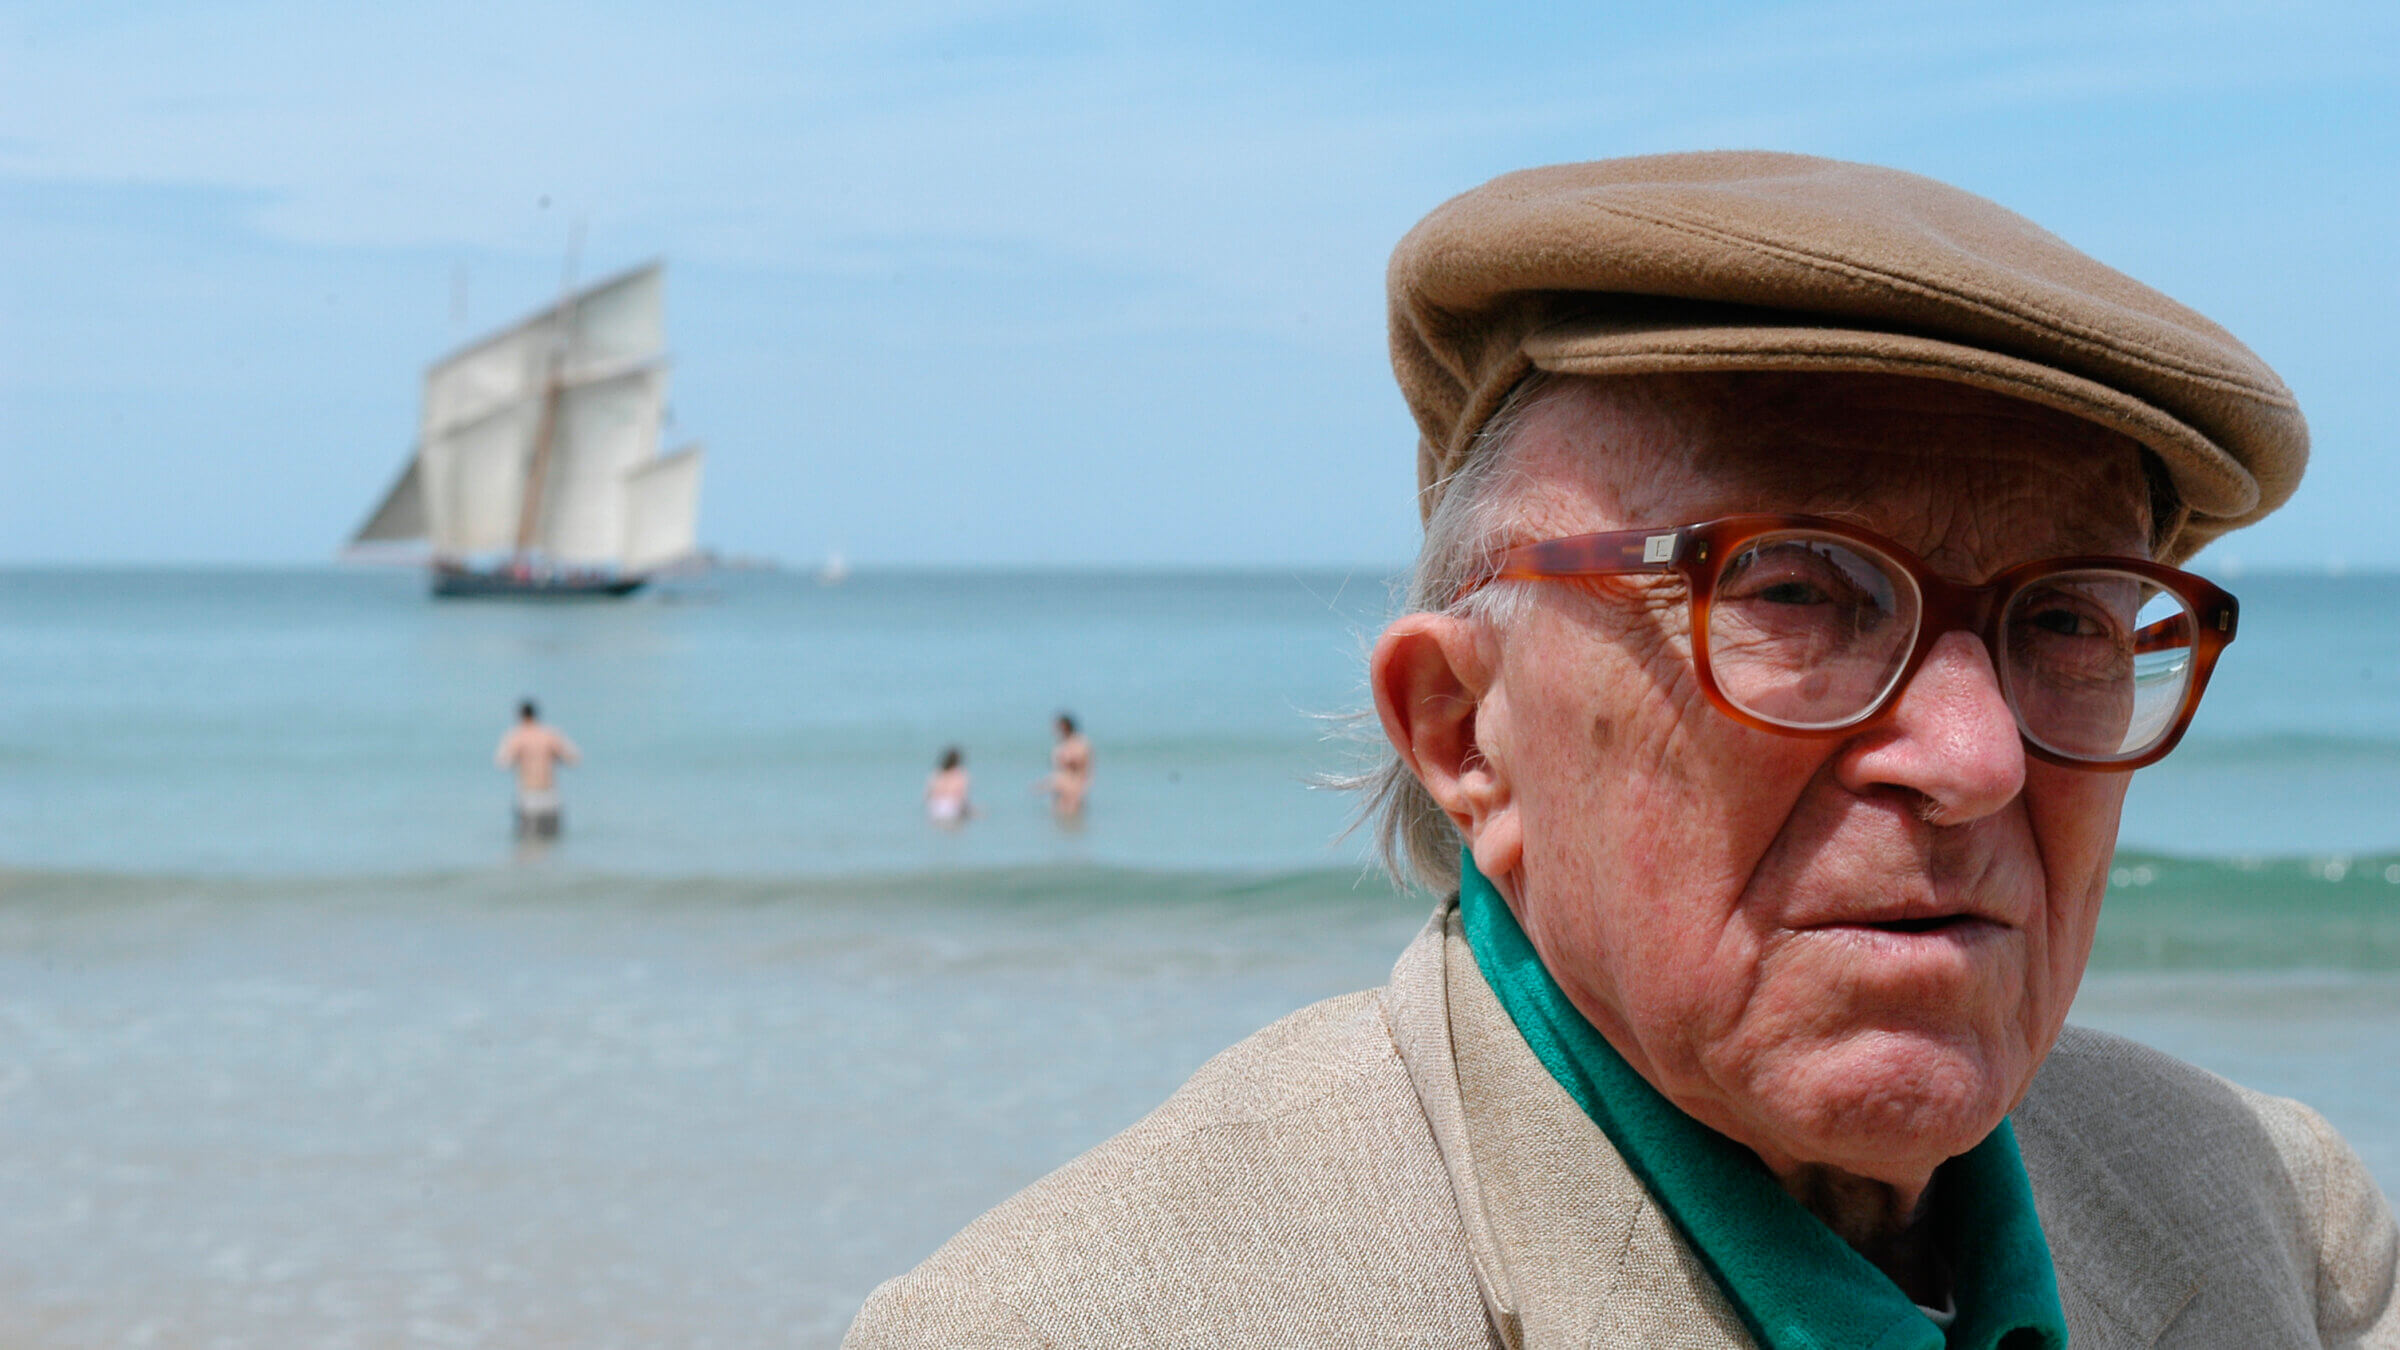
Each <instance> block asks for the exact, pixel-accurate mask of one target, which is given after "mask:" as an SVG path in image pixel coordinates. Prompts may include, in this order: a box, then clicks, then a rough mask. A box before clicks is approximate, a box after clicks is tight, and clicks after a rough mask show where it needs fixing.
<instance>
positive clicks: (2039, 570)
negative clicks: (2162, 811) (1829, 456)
mask: <svg viewBox="0 0 2400 1350" xmlns="http://www.w3.org/2000/svg"><path fill="white" fill-rule="evenodd" d="M1642 574H1674V575H1679V576H1681V577H1682V578H1683V580H1684V583H1685V585H1686V587H1687V588H1688V591H1689V594H1690V602H1691V643H1692V667H1693V671H1694V674H1695V675H1696V677H1697V678H1698V680H1699V684H1700V688H1701V691H1702V692H1703V693H1704V694H1705V695H1706V696H1707V697H1708V700H1709V702H1710V703H1712V704H1714V705H1715V706H1716V708H1717V710H1718V711H1720V712H1722V713H1724V714H1725V715H1726V716H1728V717H1730V718H1732V719H1733V720H1735V721H1736V722H1739V723H1741V724H1743V725H1744V726H1749V727H1754V728H1756V729H1758V730H1761V731H1771V732H1778V733H1782V734H1785V735H1797V736H1838V735H1842V734H1845V733H1848V732H1850V731H1852V730H1854V729H1856V728H1857V727H1859V726H1861V725H1863V724H1865V723H1867V722H1869V721H1871V720H1873V719H1874V718H1875V717H1876V716H1877V715H1879V714H1881V713H1882V712H1883V711H1884V710H1885V709H1886V708H1888V707H1890V706H1891V704H1892V703H1893V702H1894V700H1896V699H1897V698H1898V697H1899V694H1900V691H1901V690H1903V689H1904V688H1906V687H1907V685H1908V682H1909V681H1910V680H1911V679H1913V678H1914V677H1915V675H1916V672H1917V669H1918V667H1919V666H1921V665H1922V664H1923V663H1924V661H1925V657H1926V655H1927V654H1928V653H1929V652H1931V651H1932V649H1933V645H1934V643H1935V642H1936V641H1937V640H1938V639H1940V637H1941V636H1942V635H1943V634H1945V633H1951V632H1967V633H1972V634H1974V635H1975V636H1977V637H1978V638H1980V639H1982V641H1983V643H1984V647H1985V649H1986V651H1987V652H1988V653H1990V655H1991V659H1992V666H1993V669H1994V671H1995V673H1996V674H1997V675H1998V677H1999V680H2000V687H2001V692H2002V694H2003V696H2004V697H2005V698H2006V699H2007V701H2008V705H2009V708H2010V710H2011V711H2012V712H2013V713H2015V715H2016V719H2017V727H2018V730H2019V732H2020V733H2021V734H2022V736H2023V738H2024V741H2025V746H2026V749H2027V750H2028V752H2030V753H2031V754H2033V755H2034V756H2035V757H2037V758H2039V759H2042V760H2044V761H2046V762H2049V763H2052V764H2059V765H2065V766H2068V767H2073V768H2081V769H2100V770H2111V771H2123V770H2129V769H2138V768H2140V767H2142V766H2143V765H2145V764H2153V763H2156V762H2157V761H2158V760H2159V759H2160V758H2162V757H2163V756H2165V755H2166V754H2167V752H2168V751H2170V750H2173V749H2174V748H2175V745H2176V743H2177V742H2178V741H2180V740H2182V739H2183V733H2184V731H2185V729H2186V728H2187V727H2189V726H2190V724H2191V719H2192V713H2193V711H2194V710H2195V709H2196V708H2198V707H2199V704H2200V695H2201V693H2202V692H2203V691H2204V690H2205V689H2206V688H2207V687H2208V678H2209V674H2210V672H2211V671H2212V670H2214V669H2215V666H2216V661H2217V657H2218V655H2219V654H2220V653H2222V652H2223V651H2224V650H2225V647H2226V645H2227V644H2229V643H2231V642H2232V641H2233V637H2234V632H2235V630H2236V628H2237V627H2238V626H2239V621H2240V614H2241V606H2240V603H2239V602H2238V601H2236V600H2235V599H2234V597H2233V596H2232V595H2231V594H2229V593H2228V592H2226V591H2224V590H2223V589H2221V588H2219V587H2217V586H2216V585H2214V584H2212V583H2210V582H2208V581H2207V580H2205V579H2203V578H2200V577H2196V576H2193V575H2192V574H2191V573H2189V572H2183V571H2179V570H2177V569H2175V568H2172V567H2168V566H2166V565H2165V564H2163V563H2155V562H2151V561H2149V560H2147V559H2143V558H2130V557H2116V556H2109V555H2099V554H2094V555H2081V556H2074V557H2061V558H2044V559H2040V560H2037V561H2033V562H2026V563H2020V564H2017V565H2016V566H2013V567H2009V568H2007V569H2005V570H2003V571H2001V572H1999V573H1996V574H1995V575H1993V576H1992V578H1991V579H1990V580H1988V581H1986V582H1984V583H1982V584H1981V585H1967V584H1964V583H1961V582H1956V581H1952V580H1949V579H1948V578H1946V577H1943V576H1940V575H1938V574H1937V573H1935V572H1934V571H1933V570H1932V569H1931V568H1930V567H1928V566H1926V564H1925V562H1924V560H1923V559H1922V558H1919V557H1918V556H1917V555H1916V554H1914V553H1912V552H1910V551H1909V550H1908V549H1906V548H1904V547H1902V546H1901V545H1900V544H1898V543H1897V542H1895V541H1893V540H1891V539H1888V538H1885V537H1884V536H1882V535H1879V534H1876V533H1874V532H1872V531H1869V530H1864V529H1860V528H1858V527H1857V526H1854V525H1849V524H1846V523H1843V522H1841V521H1836V520H1829V519H1825V518H1823V517H1818V516H1805V515H1739V516H1727V517H1724V518H1722V519H1718V520H1711V521H1704V522H1701V523H1699V524H1696V525H1677V526H1668V527H1665V528H1661V529H1648V530H1615V531H1610V532H1607V533H1602V534H1584V535H1575V536H1572V537H1570V538H1564V539H1550V540H1544V541H1542V542H1540V543H1533V544H1525V545H1522V546H1519V547H1516V548H1512V549H1510V550H1508V551H1507V552H1506V553H1505V554H1503V555H1501V557H1500V559H1499V560H1498V563H1497V565H1496V566H1495V567H1494V568H1493V570H1492V571H1491V572H1490V573H1489V574H1487V575H1486V576H1485V577H1484V578H1483V579H1481V580H1479V581H1477V582H1474V583H1473V584H1471V585H1469V586H1466V587H1464V588H1462V589H1461V590H1460V592H1459V597H1458V598H1460V599H1464V598H1465V597H1466V596H1468V595H1470V594H1472V593H1473V592H1474V591H1476V590H1478V589H1480V588H1481V587H1483V586H1486V585H1489V584H1490V583H1492V582H1495V581H1535V580H1558V579H1571V578H1582V577H1592V578H1597V577H1614V576H1634V575H1642ZM1728 578H1733V579H1734V580H1733V581H1732V582H1731V584H1730V585H1729V584H1728ZM1712 653H1713V654H1712Z"/></svg>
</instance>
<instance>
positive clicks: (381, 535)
mask: <svg viewBox="0 0 2400 1350" xmlns="http://www.w3.org/2000/svg"><path fill="white" fill-rule="evenodd" d="M422 482H423V479H422V476H421V475H419V474H418V472H417V457H416V455H415V453H414V452H411V453H410V455H409V457H408V463H407V464H406V465H403V466H402V467H401V470H400V477H399V478H398V479H397V480H395V481H394V482H393V483H392V486H391V488H390V489H389V490H387V491H386V492H385V493H384V494H383V500H382V501H381V502H380V503H378V504H377V505H376V507H375V509H374V511H372V512H370V513H369V514H368V516H367V523H366V524H364V525H361V526H359V527H358V533H356V534H353V535H351V536H350V546H351V547H352V548H356V547H357V546H359V545H360V544H397V543H404V542H406V541H408V540H411V539H422V538H424V537H425V493H424V489H423V487H422Z"/></svg>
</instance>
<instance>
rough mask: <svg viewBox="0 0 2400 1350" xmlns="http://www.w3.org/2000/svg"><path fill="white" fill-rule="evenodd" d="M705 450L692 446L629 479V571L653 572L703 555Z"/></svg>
mask: <svg viewBox="0 0 2400 1350" xmlns="http://www.w3.org/2000/svg"><path fill="white" fill-rule="evenodd" d="M701 457H702V451H701V448H700V447H699V446H697V445H687V446H685V447H684V448H683V449H681V450H678V451H676V452H675V453H674V454H671V455H666V456H662V457H661V458H658V459H654V460H651V461H650V462H649V463H647V464H644V465H642V466H641V467H639V468H637V469H635V470H634V471H633V472H632V473H629V474H627V475H626V476H625V552H624V566H625V568H626V570H627V571H631V572H647V571H651V570H652V569H654V568H658V567H663V566H665V565H666V564H668V563H671V562H674V561H676V560H678V559H681V558H688V557H690V556H691V555H692V554H693V553H695V552H697V551H698V547H699V545H698V539H697V536H696V533H695V527H696V526H697V525H698V523H699V519H700V461H701Z"/></svg>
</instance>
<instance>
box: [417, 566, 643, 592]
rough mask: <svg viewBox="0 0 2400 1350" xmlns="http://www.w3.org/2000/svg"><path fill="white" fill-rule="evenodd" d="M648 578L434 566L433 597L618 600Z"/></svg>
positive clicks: (637, 587) (641, 585) (638, 588)
mask: <svg viewBox="0 0 2400 1350" xmlns="http://www.w3.org/2000/svg"><path fill="white" fill-rule="evenodd" d="M649 580H650V578H648V577H620V576H612V575H607V574H604V573H582V572H564V573H561V572H515V571H506V570H503V571H492V572H480V571H477V570H475V569H474V568H471V567H460V566H457V565H456V564H453V563H436V564H434V568H433V594H434V596H435V597H436V598H437V599H443V600H620V599H623V598H624V597H626V596H628V595H631V594H633V593H634V592H635V591H638V590H640V589H641V588H642V587H643V586H644V585H646V584H648V582H649Z"/></svg>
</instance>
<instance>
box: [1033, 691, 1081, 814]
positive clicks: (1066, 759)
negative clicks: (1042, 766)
mask: <svg viewBox="0 0 2400 1350" xmlns="http://www.w3.org/2000/svg"><path fill="white" fill-rule="evenodd" d="M1056 729H1057V731H1058V744H1056V745H1054V746H1052V747H1051V748H1050V776H1049V777H1047V778H1045V779H1042V780H1041V782H1040V783H1039V784H1038V786H1040V787H1041V788H1042V789H1043V790H1044V791H1046V792H1048V793H1049V794H1050V810H1051V812H1052V813H1053V814H1055V815H1056V816H1057V817H1058V818H1059V819H1060V820H1077V819H1080V818H1081V817H1082V816H1083V799H1084V797H1085V796H1086V795H1087V794H1089V793H1090V792H1091V790H1092V743H1091V742H1090V741H1088V740H1085V739H1084V736H1083V733H1082V732H1081V731H1078V730H1076V729H1075V717H1074V715H1073V714H1071V713H1063V712H1062V713H1060V714H1059V715H1058V721H1057V724H1056Z"/></svg>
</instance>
